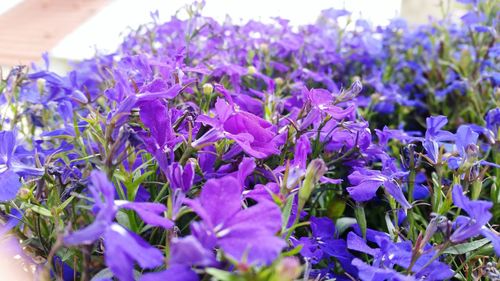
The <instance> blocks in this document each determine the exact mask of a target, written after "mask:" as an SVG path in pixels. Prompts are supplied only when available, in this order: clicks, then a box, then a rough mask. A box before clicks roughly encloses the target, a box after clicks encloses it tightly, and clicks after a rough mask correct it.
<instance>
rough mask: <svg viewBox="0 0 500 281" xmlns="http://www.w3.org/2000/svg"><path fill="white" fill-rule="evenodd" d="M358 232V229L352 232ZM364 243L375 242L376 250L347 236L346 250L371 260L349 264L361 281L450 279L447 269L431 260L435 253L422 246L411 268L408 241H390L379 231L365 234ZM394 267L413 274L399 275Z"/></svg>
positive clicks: (351, 235) (440, 263) (411, 255)
mask: <svg viewBox="0 0 500 281" xmlns="http://www.w3.org/2000/svg"><path fill="white" fill-rule="evenodd" d="M355 230H356V232H359V229H355ZM366 238H367V240H368V241H370V242H372V243H375V244H376V245H377V246H378V248H372V247H371V246H369V245H368V244H367V243H366V241H364V240H363V238H361V237H360V236H359V235H357V234H355V233H354V232H350V233H349V234H348V236H347V247H348V248H349V249H351V250H354V251H358V252H362V253H365V254H367V255H370V256H371V257H373V260H372V262H371V265H370V264H366V263H364V262H362V261H361V260H359V259H354V260H353V262H352V264H353V265H354V266H356V267H357V269H358V271H359V275H358V276H359V277H360V278H361V280H416V279H425V280H444V279H448V278H451V277H452V276H453V271H452V270H451V269H450V267H449V266H448V265H446V264H444V263H442V262H440V261H439V260H433V258H434V256H435V254H436V251H435V250H433V249H432V248H431V247H430V246H426V247H425V249H424V253H423V254H421V255H420V256H419V257H418V258H417V259H416V261H415V262H414V263H413V265H412V257H413V248H412V244H411V242H410V241H403V242H393V241H392V240H391V239H390V237H389V236H388V235H387V234H386V233H383V232H378V231H374V230H369V231H367V235H366ZM395 266H399V267H402V268H404V269H410V266H411V272H412V273H413V275H412V276H411V275H404V274H402V273H399V272H398V271H397V269H396V268H395Z"/></svg>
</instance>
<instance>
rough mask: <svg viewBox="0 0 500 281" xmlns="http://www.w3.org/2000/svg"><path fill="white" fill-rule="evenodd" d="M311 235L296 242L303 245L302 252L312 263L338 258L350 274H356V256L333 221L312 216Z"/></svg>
mask: <svg viewBox="0 0 500 281" xmlns="http://www.w3.org/2000/svg"><path fill="white" fill-rule="evenodd" d="M311 230H312V235H311V237H301V238H300V239H299V240H298V241H296V242H295V243H294V244H295V245H296V246H297V245H302V249H301V251H300V254H301V255H302V256H303V257H304V258H307V259H309V260H310V262H311V263H312V264H317V263H319V262H321V260H323V259H324V258H328V257H334V258H336V259H337V260H338V261H339V262H340V264H341V265H342V268H343V269H344V270H345V271H346V272H348V273H349V274H353V275H356V272H357V270H356V268H355V267H353V266H352V265H351V261H352V259H353V258H354V256H353V255H352V254H351V253H349V251H347V244H346V242H345V241H344V240H342V239H339V238H338V234H337V232H336V230H335V225H334V224H333V222H332V221H331V220H330V219H329V218H327V217H324V218H316V217H311Z"/></svg>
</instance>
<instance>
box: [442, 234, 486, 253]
mask: <svg viewBox="0 0 500 281" xmlns="http://www.w3.org/2000/svg"><path fill="white" fill-rule="evenodd" d="M489 242H490V240H488V239H486V238H484V239H481V240H476V241H472V242H467V243H462V244H458V245H454V246H450V247H448V248H447V249H446V250H444V251H443V254H450V255H463V254H467V253H470V252H472V251H474V250H476V249H479V248H481V247H482V246H484V245H486V244H488V243H489Z"/></svg>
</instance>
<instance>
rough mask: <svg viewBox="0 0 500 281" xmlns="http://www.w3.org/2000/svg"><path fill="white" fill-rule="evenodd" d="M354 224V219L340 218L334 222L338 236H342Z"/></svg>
mask: <svg viewBox="0 0 500 281" xmlns="http://www.w3.org/2000/svg"><path fill="white" fill-rule="evenodd" d="M356 223H357V221H356V219H355V218H349V217H344V218H340V219H338V220H337V221H336V222H335V229H336V230H337V233H338V235H342V234H343V233H344V232H345V231H346V230H347V229H348V228H349V227H351V226H352V225H354V224H356Z"/></svg>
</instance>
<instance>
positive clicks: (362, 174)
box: [347, 168, 411, 209]
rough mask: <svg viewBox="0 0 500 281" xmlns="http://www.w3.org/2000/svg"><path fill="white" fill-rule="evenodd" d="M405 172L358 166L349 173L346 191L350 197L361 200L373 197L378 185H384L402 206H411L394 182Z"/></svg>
mask: <svg viewBox="0 0 500 281" xmlns="http://www.w3.org/2000/svg"><path fill="white" fill-rule="evenodd" d="M407 174H408V173H407V172H400V171H391V169H384V171H383V172H381V171H377V170H369V169H365V168H359V169H357V170H356V171H354V172H353V173H352V174H350V175H349V177H348V178H349V182H350V183H351V184H352V186H349V187H348V188H347V191H348V192H349V195H350V196H351V197H352V199H354V200H356V201H359V202H363V201H368V200H371V199H372V198H373V197H375V196H376V193H377V190H378V189H379V187H381V186H384V189H385V190H386V191H387V193H389V194H390V195H392V196H393V197H394V199H396V201H397V202H399V204H401V206H402V207H403V208H406V209H407V208H411V205H410V203H408V201H407V200H406V198H405V196H404V194H403V191H402V189H401V187H400V186H399V184H398V183H397V182H396V179H397V178H401V177H404V176H406V175H407Z"/></svg>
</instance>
